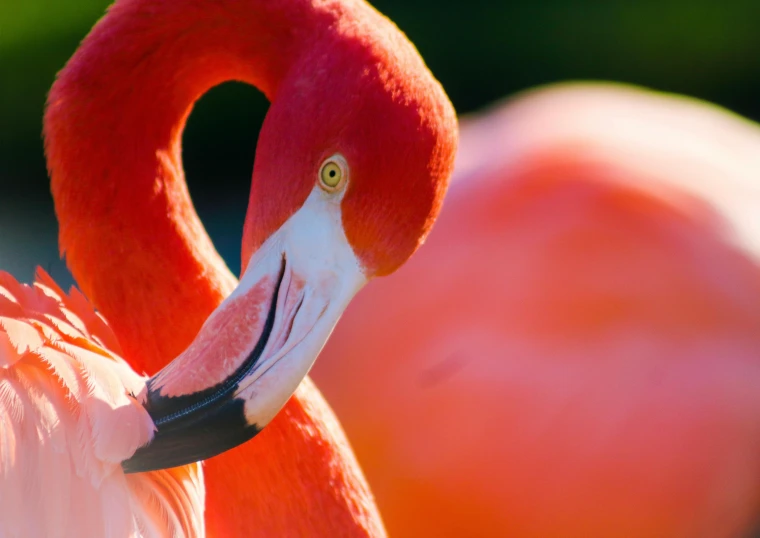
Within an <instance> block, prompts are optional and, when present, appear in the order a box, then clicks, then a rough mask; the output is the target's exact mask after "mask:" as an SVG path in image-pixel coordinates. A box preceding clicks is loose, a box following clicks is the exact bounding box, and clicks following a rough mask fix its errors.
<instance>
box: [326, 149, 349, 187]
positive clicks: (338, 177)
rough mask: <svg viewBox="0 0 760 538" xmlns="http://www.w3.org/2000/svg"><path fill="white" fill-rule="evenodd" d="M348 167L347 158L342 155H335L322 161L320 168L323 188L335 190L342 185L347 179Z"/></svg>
mask: <svg viewBox="0 0 760 538" xmlns="http://www.w3.org/2000/svg"><path fill="white" fill-rule="evenodd" d="M347 170H348V167H347V165H346V160H345V159H344V158H343V157H342V156H341V155H333V156H332V157H330V158H328V159H327V160H326V161H325V162H324V163H322V168H320V169H319V180H320V182H321V183H322V188H324V189H325V190H328V191H334V190H337V189H338V188H340V187H341V185H342V184H343V181H344V180H345V176H346V172H347Z"/></svg>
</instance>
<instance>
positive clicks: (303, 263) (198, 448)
mask: <svg viewBox="0 0 760 538" xmlns="http://www.w3.org/2000/svg"><path fill="white" fill-rule="evenodd" d="M370 22H371V25H372V26H373V29H372V30H371V31H367V32H357V31H356V28H355V27H353V28H348V29H346V30H343V31H341V30H336V32H333V33H330V34H326V35H325V36H324V38H323V39H324V42H320V41H319V40H316V41H312V42H311V43H310V47H309V49H308V50H306V51H304V53H303V54H301V55H300V57H299V58H298V59H297V60H296V61H295V63H294V66H293V68H292V69H291V70H290V72H289V74H288V75H287V76H285V77H284V79H283V81H282V83H281V84H280V85H279V86H278V87H277V89H276V91H275V92H274V93H273V95H272V105H271V107H270V109H269V112H268V114H267V117H266V119H265V121H264V124H263V127H262V130H261V133H260V137H259V143H258V147H257V150H256V158H255V164H254V171H253V179H252V188H251V197H250V204H249V209H248V214H247V217H246V221H245V227H244V234H243V247H242V259H243V267H242V276H241V280H240V283H239V285H238V287H237V288H236V289H235V291H234V292H233V293H232V295H231V296H230V297H229V298H228V299H227V300H226V301H225V302H224V303H223V304H222V305H221V306H220V307H219V308H218V309H217V310H216V311H215V312H214V313H213V314H212V315H211V316H210V318H209V319H208V320H207V322H206V323H205V325H204V326H203V328H202V329H201V331H200V333H199V334H198V336H197V337H196V340H195V341H194V342H193V344H191V346H190V347H189V348H188V349H187V350H186V351H185V352H184V353H183V355H181V356H180V357H179V358H178V359H177V360H175V361H174V362H173V363H171V364H170V365H169V366H168V367H167V368H165V369H164V370H162V371H161V372H159V374H157V375H156V376H155V377H154V378H152V379H151V380H150V381H149V382H148V384H147V391H146V392H147V394H146V395H144V397H145V399H146V408H147V409H148V411H149V412H150V414H151V416H152V417H153V419H154V421H155V423H156V426H157V432H156V435H155V437H154V439H153V441H152V442H151V443H150V444H148V445H147V446H146V447H143V448H142V449H140V450H138V452H137V453H136V454H135V456H134V457H133V458H132V459H130V460H127V461H126V462H124V464H123V466H124V468H125V469H126V470H127V471H142V470H149V469H157V468H163V467H172V466H175V465H180V464H184V463H188V462H191V461H196V460H199V459H203V458H208V457H211V456H213V455H216V454H218V453H220V452H222V451H224V450H226V449H229V448H232V447H234V446H236V445H238V444H240V443H242V442H244V441H246V440H247V439H249V438H251V437H253V436H254V435H255V434H256V433H258V431H260V430H261V429H262V428H263V427H264V426H265V425H266V424H267V423H268V422H269V421H271V420H272V418H273V417H274V416H275V414H276V413H277V412H278V411H279V409H280V408H281V407H282V406H283V405H284V404H285V402H286V401H287V399H288V398H289V397H290V395H291V394H292V393H293V392H294V391H295V389H296V388H297V386H298V384H299V383H300V381H301V380H302V379H303V377H304V376H305V375H306V374H307V372H308V371H309V369H310V368H311V365H312V364H313V362H314V360H315V359H316V357H317V355H318V353H319V351H320V350H321V348H322V346H323V345H324V343H325V341H326V340H327V338H328V336H329V335H330V332H331V331H332V329H333V327H334V326H335V324H336V323H337V321H338V319H339V317H340V315H341V314H342V312H343V311H344V309H345V308H346V306H347V305H348V303H349V301H350V300H351V298H352V297H353V296H354V295H355V294H356V292H357V291H358V290H359V289H361V287H362V286H363V285H364V284H365V283H366V282H367V281H368V280H370V279H371V278H373V277H375V276H382V275H387V274H389V273H391V272H393V271H394V270H396V269H397V268H398V267H399V266H401V265H402V264H403V263H404V262H405V261H406V260H407V259H408V258H409V257H410V256H411V255H412V254H413V253H414V251H415V250H416V249H417V248H418V247H419V246H420V244H421V243H422V242H423V241H424V239H425V237H426V235H427V234H428V232H429V231H430V228H431V226H432V224H433V222H434V220H435V218H436V216H437V214H438V212H439V210H440V207H441V204H442V200H443V196H444V194H445V192H446V188H447V185H448V181H449V176H450V173H451V171H452V167H453V160H454V153H455V151H456V142H457V125H456V117H455V113H454V110H453V108H452V106H451V104H450V102H449V101H448V98H447V97H446V95H445V93H444V92H443V90H442V88H441V86H440V85H439V84H438V82H437V81H436V80H435V79H434V78H433V76H432V75H431V74H430V72H429V71H428V70H427V68H426V67H425V65H424V63H423V61H422V59H421V58H420V57H419V55H418V54H417V52H416V50H415V49H414V47H413V46H412V45H411V44H410V43H409V42H408V41H407V40H406V39H405V38H404V36H403V35H402V34H400V32H398V30H397V29H396V28H395V27H394V26H392V24H391V23H389V22H388V21H387V20H386V19H384V18H382V17H380V16H378V17H377V18H376V19H372V20H371V21H370ZM336 42H339V44H340V46H336ZM326 51H329V52H326Z"/></svg>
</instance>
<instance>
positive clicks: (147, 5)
mask: <svg viewBox="0 0 760 538" xmlns="http://www.w3.org/2000/svg"><path fill="white" fill-rule="evenodd" d="M309 9H310V6H309V3H308V2H303V1H292V2H280V1H271V0H246V1H240V0H238V1H234V0H218V1H214V2H211V1H209V2H178V1H159V2H149V1H147V0H126V1H122V2H119V3H117V4H116V5H115V6H113V7H112V8H111V10H110V12H109V14H108V15H107V16H106V17H105V18H104V19H103V20H102V21H100V22H99V23H98V24H97V25H96V27H95V28H94V29H93V31H92V33H91V34H90V35H89V36H88V37H87V38H86V39H85V40H84V42H83V44H82V46H81V47H80V49H79V50H78V51H77V53H76V54H75V55H74V57H73V58H72V59H71V61H70V62H69V64H68V65H67V66H66V68H65V69H64V70H63V71H62V73H61V74H60V76H59V79H58V80H57V81H56V83H55V85H54V86H53V89H52V90H51V93H50V96H49V100H48V109H47V112H46V116H45V136H46V152H47V156H48V165H49V169H50V174H51V178H52V191H53V196H54V199H55V207H56V213H57V215H58V220H59V223H60V247H61V251H62V253H64V252H65V254H66V257H67V261H68V265H69V267H70V269H71V271H72V273H73V274H74V277H75V278H76V280H77V282H78V284H79V285H80V286H81V288H82V289H83V291H84V292H85V293H86V294H87V295H88V297H90V299H91V300H92V301H93V302H94V304H95V305H96V307H97V308H98V309H99V310H100V311H101V312H103V313H104V314H105V316H106V317H107V318H108V319H109V321H110V323H111V324H112V326H113V328H114V330H115V332H116V334H117V336H119V340H120V342H121V344H122V346H123V351H124V353H125V355H126V356H127V357H128V358H129V359H130V361H131V362H132V364H133V365H134V366H135V367H136V369H137V370H138V371H143V370H144V371H147V372H154V371H156V370H157V369H158V368H160V367H161V366H163V364H165V363H166V361H168V360H169V359H170V358H172V357H174V356H175V355H177V354H178V353H179V352H180V351H181V350H182V349H183V348H184V347H185V346H186V345H187V343H188V342H189V341H190V339H191V338H192V337H193V336H194V335H195V333H196V332H197V329H198V327H199V326H200V324H201V323H202V322H203V320H205V318H206V317H207V315H208V314H209V313H210V312H211V311H212V310H213V308H214V307H216V305H217V304H218V302H219V299H220V298H222V297H223V296H225V295H226V294H228V293H229V292H230V290H231V289H232V287H233V286H234V284H235V281H234V278H233V277H232V275H231V273H230V272H229V270H228V269H227V267H226V266H225V264H224V263H223V262H222V260H221V258H220V257H219V255H218V254H217V252H216V251H215V250H214V248H213V246H212V244H211V241H210V239H209V238H208V236H207V234H206V232H205V230H204V229H203V226H202V225H201V223H200V220H199V219H198V216H197V214H196V212H195V210H194V208H193V206H192V203H191V201H190V197H189V194H188V191H187V187H186V184H185V180H184V173H183V170H182V161H181V137H182V131H183V128H184V125H185V120H186V118H187V116H188V115H189V113H190V110H191V108H192V106H193V103H194V102H195V101H196V100H197V99H198V98H199V97H200V96H201V95H202V94H203V93H205V92H206V91H207V90H209V89H210V88H211V87H213V86H215V85H217V84H220V83H222V82H225V81H228V80H240V81H244V82H247V83H250V84H253V85H255V86H256V87H258V88H259V89H260V90H261V91H263V92H264V94H265V95H267V97H269V98H270V99H272V98H273V96H274V95H275V94H276V92H277V87H278V84H279V82H280V81H281V80H282V79H283V77H284V76H285V73H286V70H287V68H288V66H289V65H291V64H292V60H293V57H294V56H295V54H296V53H297V49H296V47H297V45H298V43H297V41H296V40H295V39H293V38H292V34H293V33H294V32H296V31H300V32H301V33H308V27H307V26H306V24H307V22H309V23H310V22H311V21H312V19H313V16H312V17H311V18H310V17H309V16H308V14H309V13H308V11H309ZM127 306H128V308H127ZM180 314H181V315H180ZM162 327H166V328H167V329H169V330H166V331H164V330H162V329H161V328H162Z"/></svg>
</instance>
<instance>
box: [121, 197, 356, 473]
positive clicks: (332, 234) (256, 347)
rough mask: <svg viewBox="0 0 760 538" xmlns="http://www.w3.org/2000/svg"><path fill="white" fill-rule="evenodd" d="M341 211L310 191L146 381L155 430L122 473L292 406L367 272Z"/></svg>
mask: <svg viewBox="0 0 760 538" xmlns="http://www.w3.org/2000/svg"><path fill="white" fill-rule="evenodd" d="M339 211H340V206H339V204H335V203H334V200H331V199H329V197H327V196H326V195H325V194H324V193H322V192H320V191H318V190H315V191H314V192H312V194H311V195H310V196H309V198H308V199H307V201H306V202H305V203H304V205H303V206H302V207H301V209H299V210H298V211H297V212H296V213H295V214H294V215H293V216H292V217H291V218H290V219H289V220H288V221H287V222H286V223H285V224H283V226H282V227H281V228H280V229H279V230H278V231H277V232H276V233H275V234H273V235H272V236H271V237H270V238H269V239H268V240H267V241H266V242H265V243H264V245H262V247H261V248H260V249H259V250H258V251H257V252H256V253H255V254H254V255H253V256H252V257H251V260H250V262H249V263H248V266H247V269H246V271H245V273H244V274H243V276H242V278H241V280H240V283H239V285H238V287H237V288H236V289H235V291H234V292H233V293H232V294H231V295H230V296H229V297H228V298H227V299H226V300H225V301H224V302H223V303H222V304H221V305H220V306H219V308H217V310H215V311H214V312H213V313H212V315H211V316H210V317H209V318H208V320H207V321H206V323H205V324H204V325H203V327H202V328H201V330H200V332H199V333H198V335H197V336H196V338H195V340H194V341H193V343H192V344H191V345H190V346H189V347H188V348H187V349H186V350H185V351H184V352H183V353H182V354H181V355H180V356H179V357H177V359H175V360H174V361H172V362H171V363H170V364H169V365H167V367H166V368H164V369H163V370H161V371H160V372H159V373H158V374H156V375H155V376H154V377H152V378H151V379H149V380H148V381H147V383H146V389H145V391H144V393H143V394H141V395H140V397H141V398H142V401H143V404H144V406H145V408H146V410H147V411H148V413H149V414H150V416H151V417H152V418H153V421H154V423H155V426H156V431H155V435H154V437H153V439H152V440H151V441H150V442H149V443H148V444H147V445H145V446H143V447H141V448H139V449H138V450H137V452H135V454H134V455H133V456H132V457H131V458H130V459H128V460H125V461H124V462H122V468H123V469H124V471H125V472H127V473H132V472H140V471H150V470H155V469H164V468H169V467H176V466H178V465H184V464H187V463H192V462H195V461H199V460H202V459H206V458H210V457H212V456H215V455H217V454H220V453H222V452H224V451H225V450H229V449H230V448H233V447H235V446H237V445H240V444H242V443H243V442H245V441H247V440H249V439H251V438H252V437H253V436H255V435H256V434H257V433H258V432H259V431H261V430H262V429H263V428H264V426H266V424H268V423H269V422H270V421H271V420H272V418H274V416H275V415H276V414H277V412H278V411H279V410H280V409H281V408H282V406H283V405H285V403H286V401H287V400H288V398H289V397H290V396H291V395H292V394H293V392H294V391H295V390H296V388H297V387H298V384H299V383H300V382H301V380H302V379H303V378H304V376H306V374H307V373H308V371H309V369H310V368H311V366H312V364H313V363H314V360H315V359H316V357H317V355H318V354H319V352H320V351H321V349H322V347H323V346H324V344H325V342H326V341H327V338H328V337H329V335H330V333H331V332H332V329H333V327H334V326H335V324H336V323H337V321H338V319H339V318H340V315H341V314H342V313H343V310H344V309H345V308H346V306H347V305H348V303H349V302H350V300H351V299H352V298H353V296H354V295H355V294H356V292H357V291H358V290H359V289H361V287H362V286H363V285H364V284H365V283H366V280H367V279H366V277H365V276H364V273H363V272H362V270H361V268H360V264H359V263H358V261H357V259H356V257H355V255H354V253H353V251H352V249H351V247H350V245H349V243H348V241H347V239H346V237H345V234H344V232H343V228H342V223H341V219H340V214H339ZM336 213H337V215H336Z"/></svg>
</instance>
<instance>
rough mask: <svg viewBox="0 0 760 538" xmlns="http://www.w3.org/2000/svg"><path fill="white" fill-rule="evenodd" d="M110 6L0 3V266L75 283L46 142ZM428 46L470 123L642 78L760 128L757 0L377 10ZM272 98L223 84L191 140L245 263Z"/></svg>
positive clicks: (75, 0) (202, 202)
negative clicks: (60, 231)
mask: <svg viewBox="0 0 760 538" xmlns="http://www.w3.org/2000/svg"><path fill="white" fill-rule="evenodd" d="M108 3H109V2H108V0H0V269H4V270H9V271H11V272H12V273H13V274H14V275H15V276H17V277H18V278H21V279H24V280H29V279H31V277H32V275H33V269H34V267H35V265H37V264H39V265H41V266H43V267H45V268H46V269H48V270H49V271H50V272H51V273H52V275H53V276H54V277H55V278H56V279H59V280H61V281H63V283H68V282H70V280H69V277H68V276H67V274H66V271H65V267H64V265H63V263H61V262H60V261H59V260H58V257H57V253H56V247H55V244H56V229H55V219H54V216H53V206H52V201H51V199H50V196H49V194H48V183H47V176H46V172H45V163H44V158H43V154H42V143H41V140H40V131H41V118H42V109H43V103H44V100H45V94H46V92H47V90H48V88H49V87H50V85H51V83H52V81H53V78H54V76H55V73H56V71H58V70H59V69H60V68H61V67H62V66H63V65H64V63H65V62H66V60H67V58H68V57H69V56H70V55H71V54H72V53H73V51H74V49H75V48H76V46H77V43H78V42H79V40H80V39H81V38H82V37H83V36H84V35H85V34H86V33H87V31H88V29H89V28H90V27H91V26H92V24H93V23H94V22H95V21H96V20H97V19H98V18H99V17H100V16H101V15H102V13H103V11H104V9H105V7H106V6H107V5H108ZM374 5H375V6H376V7H377V8H378V9H379V10H380V11H382V12H383V13H385V14H386V15H388V16H389V17H390V18H391V19H392V20H393V21H395V22H396V24H397V25H398V26H399V27H400V28H401V29H402V30H403V31H405V32H406V33H407V35H408V36H409V37H410V38H411V40H412V41H413V42H414V43H415V44H416V45H417V47H418V49H419V50H420V52H421V53H422V55H423V57H424V58H425V60H426V61H427V63H428V65H429V66H430V68H431V70H432V71H433V73H434V74H435V75H436V76H437V77H438V78H439V79H440V80H441V82H442V83H443V85H444V87H445V88H446V90H447V91H448V93H449V96H450V97H451V99H452V101H453V102H454V105H455V106H456V108H457V110H458V111H459V112H460V113H467V112H470V111H473V110H477V109H478V108H481V107H483V106H485V105H487V104H488V103H491V102H493V101H495V100H497V99H500V98H503V97H505V96H509V95H511V94H514V93H516V92H519V91H521V90H524V89H527V88H530V87H533V86H536V85H541V84H546V83H550V82H555V81H561V80H573V79H605V80H616V81H622V82H631V83H636V84H641V85H645V86H649V87H652V88H656V89H660V90H665V91H672V92H680V93H684V94H688V95H692V96H696V97H700V98H703V99H707V100H710V101H713V102H716V103H718V104H721V105H723V106H726V107H728V108H730V109H733V110H734V111H736V112H739V113H741V114H744V115H745V116H748V117H750V118H753V119H756V120H757V119H760V100H758V97H757V96H758V95H760V57H759V56H758V51H760V29H758V23H759V22H760V2H758V0H725V1H723V2H718V1H716V0H709V1H708V0H660V1H641V0H639V1H638V2H633V1H630V0H625V1H624V0H606V1H604V2H598V1H592V0H585V1H570V0H543V1H539V2H537V1H530V0H524V1H519V2H517V1H506V0H503V1H494V0H490V1H487V0H467V1H461V0H460V1H456V2H452V1H446V0H377V1H376V2H374ZM266 108H267V102H266V100H265V99H264V98H263V97H262V96H261V95H260V94H259V93H258V92H257V91H256V90H254V89H252V88H249V87H246V86H243V85H240V84H226V85H224V86H221V87H219V88H216V89H214V90H212V91H211V92H210V93H209V94H208V95H206V96H205V97H204V98H203V99H202V100H201V101H200V102H199V103H198V105H197V107H196V110H195V112H194V113H193V115H192V116H191V118H190V122H189V125H188V128H187V131H186V133H185V138H184V160H185V167H186V171H187V178H188V183H189V184H190V191H191V193H192V195H193V198H194V200H195V203H196V206H197V208H198V212H199V214H200V215H201V218H202V219H203V221H204V223H205V224H206V226H207V227H208V228H209V231H210V233H211V235H212V238H213V239H214V242H215V244H216V245H217V248H219V250H220V251H221V253H222V255H223V256H224V257H225V258H226V259H227V261H228V263H229V264H230V267H231V268H232V269H233V271H237V269H238V267H239V244H240V233H241V232H240V230H241V224H242V220H243V214H244V211H245V204H246V201H247V189H248V182H249V180H250V175H251V170H252V166H253V154H254V153H253V151H254V147H255V143H256V137H257V133H258V130H259V127H260V125H261V121H262V118H263V116H264V114H265V112H266Z"/></svg>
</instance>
